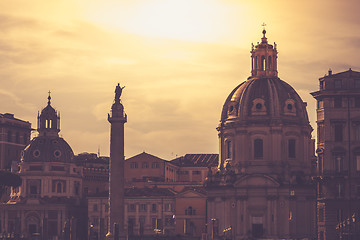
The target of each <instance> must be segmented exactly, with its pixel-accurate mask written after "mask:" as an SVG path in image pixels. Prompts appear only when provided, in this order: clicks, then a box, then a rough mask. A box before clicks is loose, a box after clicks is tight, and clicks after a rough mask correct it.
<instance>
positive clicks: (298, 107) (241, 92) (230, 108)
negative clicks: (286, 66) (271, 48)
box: [221, 77, 309, 124]
mask: <svg viewBox="0 0 360 240" xmlns="http://www.w3.org/2000/svg"><path fill="white" fill-rule="evenodd" d="M256 120H261V121H264V120H265V121H271V120H274V121H276V120H284V121H291V122H293V121H296V122H298V123H302V124H304V123H308V122H309V120H308V116H307V112H306V103H304V102H303V101H302V100H301V98H300V96H299V95H298V94H297V93H296V91H295V90H294V89H293V88H292V87H291V86H290V85H289V84H288V83H286V82H284V81H282V80H280V79H279V78H278V77H268V78H266V77H260V78H259V77H250V78H249V79H248V80H247V81H245V82H243V83H241V84H240V85H238V86H237V87H236V88H235V89H234V90H233V91H232V92H231V93H230V95H229V96H228V98H227V99H226V101H225V104H224V106H223V109H222V114H221V122H226V121H245V123H246V122H247V121H256Z"/></svg>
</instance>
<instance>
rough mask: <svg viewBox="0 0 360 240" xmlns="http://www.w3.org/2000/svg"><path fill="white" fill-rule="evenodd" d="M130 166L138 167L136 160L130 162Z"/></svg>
mask: <svg viewBox="0 0 360 240" xmlns="http://www.w3.org/2000/svg"><path fill="white" fill-rule="evenodd" d="M130 168H138V164H137V163H136V162H132V163H130Z"/></svg>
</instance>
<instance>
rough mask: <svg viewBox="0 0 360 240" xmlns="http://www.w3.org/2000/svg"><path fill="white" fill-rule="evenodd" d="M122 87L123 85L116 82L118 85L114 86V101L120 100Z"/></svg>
mask: <svg viewBox="0 0 360 240" xmlns="http://www.w3.org/2000/svg"><path fill="white" fill-rule="evenodd" d="M124 88H125V86H124V87H120V83H118V85H117V86H116V88H115V101H120V97H121V93H122V90H123V89H124Z"/></svg>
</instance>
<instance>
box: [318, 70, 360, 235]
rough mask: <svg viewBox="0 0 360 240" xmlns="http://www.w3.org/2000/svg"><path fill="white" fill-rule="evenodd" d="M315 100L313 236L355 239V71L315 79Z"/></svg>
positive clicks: (359, 190) (358, 96) (359, 89)
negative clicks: (315, 220)
mask: <svg viewBox="0 0 360 240" xmlns="http://www.w3.org/2000/svg"><path fill="white" fill-rule="evenodd" d="M311 94H312V96H313V97H314V98H315V99H316V101H317V109H316V112H317V121H316V123H317V133H318V136H317V150H316V152H317V157H318V158H317V177H316V180H317V188H318V190H317V191H318V196H317V214H318V217H317V225H318V239H319V240H325V239H326V240H332V239H359V237H360V235H359V231H360V229H359V221H360V220H359V216H360V215H359V214H360V202H359V198H360V72H356V71H352V70H351V69H349V70H348V71H345V72H340V73H337V74H333V73H332V71H331V70H329V73H328V75H325V76H324V77H322V78H320V79H319V90H318V91H316V92H313V93H311Z"/></svg>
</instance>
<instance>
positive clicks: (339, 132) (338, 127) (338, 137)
mask: <svg viewBox="0 0 360 240" xmlns="http://www.w3.org/2000/svg"><path fill="white" fill-rule="evenodd" d="M334 133H335V139H334V140H335V142H342V141H343V126H342V124H335V126H334Z"/></svg>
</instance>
